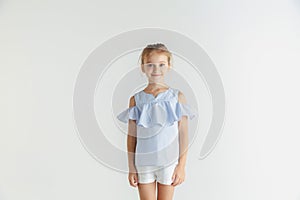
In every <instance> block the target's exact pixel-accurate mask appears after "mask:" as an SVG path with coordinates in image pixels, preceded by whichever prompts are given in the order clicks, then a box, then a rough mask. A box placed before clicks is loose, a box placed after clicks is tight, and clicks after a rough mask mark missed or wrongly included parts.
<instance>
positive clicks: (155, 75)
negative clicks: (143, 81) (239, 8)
mask: <svg viewBox="0 0 300 200" xmlns="http://www.w3.org/2000/svg"><path fill="white" fill-rule="evenodd" d="M152 76H160V74H152Z"/></svg>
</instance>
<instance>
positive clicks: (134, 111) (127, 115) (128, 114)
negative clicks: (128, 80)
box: [117, 106, 140, 123]
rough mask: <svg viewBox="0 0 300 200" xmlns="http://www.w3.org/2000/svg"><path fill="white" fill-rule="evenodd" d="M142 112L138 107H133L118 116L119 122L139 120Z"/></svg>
mask: <svg viewBox="0 0 300 200" xmlns="http://www.w3.org/2000/svg"><path fill="white" fill-rule="evenodd" d="M139 116H140V111H139V109H138V107H137V106H132V107H130V108H127V109H126V110H124V111H122V112H121V113H119V114H118V115H117V118H118V120H120V121H121V122H124V123H127V122H128V120H129V119H132V120H137V121H138V120H139Z"/></svg>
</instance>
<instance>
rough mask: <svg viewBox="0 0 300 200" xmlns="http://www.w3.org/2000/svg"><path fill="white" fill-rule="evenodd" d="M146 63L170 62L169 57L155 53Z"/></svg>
mask: <svg viewBox="0 0 300 200" xmlns="http://www.w3.org/2000/svg"><path fill="white" fill-rule="evenodd" d="M144 61H145V62H151V63H158V62H168V56H166V55H165V54H163V53H156V52H153V53H151V54H149V55H148V56H147V57H146V58H145V59H144Z"/></svg>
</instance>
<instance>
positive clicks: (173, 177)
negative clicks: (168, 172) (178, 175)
mask: <svg viewBox="0 0 300 200" xmlns="http://www.w3.org/2000/svg"><path fill="white" fill-rule="evenodd" d="M174 179H175V174H173V176H172V181H173V182H174Z"/></svg>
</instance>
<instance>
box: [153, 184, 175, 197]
mask: <svg viewBox="0 0 300 200" xmlns="http://www.w3.org/2000/svg"><path fill="white" fill-rule="evenodd" d="M173 194H174V186H173V185H165V184H161V183H157V200H172V199H173Z"/></svg>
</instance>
